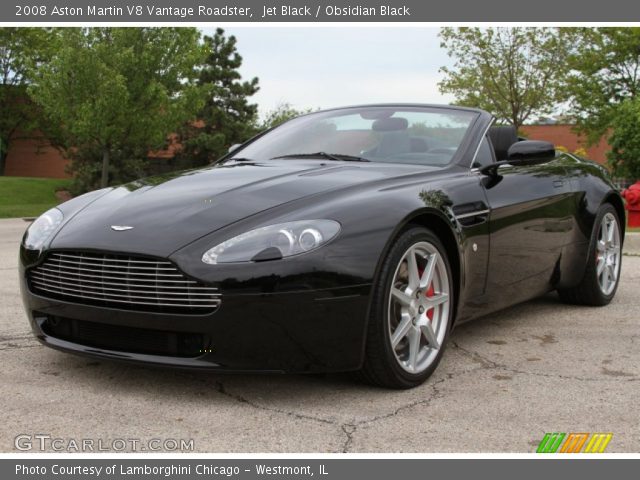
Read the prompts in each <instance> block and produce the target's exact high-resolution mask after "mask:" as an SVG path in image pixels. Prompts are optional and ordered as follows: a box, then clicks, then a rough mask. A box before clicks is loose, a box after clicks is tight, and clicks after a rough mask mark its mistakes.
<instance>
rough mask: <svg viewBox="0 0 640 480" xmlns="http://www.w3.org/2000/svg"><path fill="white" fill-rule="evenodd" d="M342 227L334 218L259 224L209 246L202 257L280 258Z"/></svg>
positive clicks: (214, 259)
mask: <svg viewBox="0 0 640 480" xmlns="http://www.w3.org/2000/svg"><path fill="white" fill-rule="evenodd" d="M339 231H340V224H339V223H338V222H335V221H333V220H302V221H297V222H288V223H280V224H277V225H269V226H268V227H261V228H256V229H255V230H251V231H249V232H247V233H243V234H242V235H238V236H237V237H234V238H232V239H230V240H227V241H226V242H223V243H221V244H220V245H216V246H215V247H213V248H212V249H210V250H207V251H206V252H205V253H204V255H203V256H202V261H203V262H204V263H208V264H210V265H216V264H219V263H234V262H250V261H254V262H259V261H265V260H277V259H280V258H284V257H290V256H292V255H297V254H299V253H305V252H309V251H311V250H314V249H316V248H318V247H320V246H321V245H324V244H325V243H327V242H328V241H329V240H331V239H332V238H333V237H335V236H336V235H337V234H338V232H339Z"/></svg>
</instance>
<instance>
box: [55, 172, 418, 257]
mask: <svg viewBox="0 0 640 480" xmlns="http://www.w3.org/2000/svg"><path fill="white" fill-rule="evenodd" d="M424 171H425V167H420V166H415V165H413V166H412V165H392V164H375V163H362V164H346V163H334V162H326V163H321V162H318V161H309V160H281V161H269V162H265V163H240V162H233V163H229V164H222V165H216V166H213V167H209V168H204V169H200V170H192V171H187V172H180V173H173V174H170V175H162V176H156V177H151V178H147V179H143V180H139V181H136V182H132V183H130V184H127V185H124V186H121V187H117V188H114V189H113V190H111V191H110V192H109V193H107V194H105V195H103V196H101V197H100V198H98V199H97V200H96V201H94V202H93V203H90V204H89V205H88V206H86V207H85V208H83V209H82V210H81V211H80V212H79V213H77V214H75V216H72V218H71V219H70V220H69V221H67V223H66V224H65V225H64V226H63V227H62V229H61V230H60V231H59V233H58V234H57V235H56V236H55V238H54V239H53V241H52V243H51V248H72V249H101V250H110V251H123V252H131V253H146V254H149V255H158V256H169V255H170V254H171V253H173V252H174V251H176V250H177V249H179V248H181V247H183V246H185V245H187V244H189V243H191V242H193V241H195V240H197V239H198V238H200V237H202V236H204V235H207V234H209V233H211V232H214V231H216V230H218V229H220V228H222V227H225V226H227V225H229V224H231V223H234V222H237V221H239V220H242V219H244V218H247V217H249V216H251V215H254V214H257V213H259V212H262V211H265V210H268V209H270V208H273V207H276V206H279V205H282V204H284V203H287V202H291V201H295V200H299V199H302V198H304V197H308V196H311V195H315V194H318V193H323V192H328V191H332V190H340V189H343V188H348V187H350V186H353V185H356V184H362V183H367V182H375V181H377V180H381V179H384V178H391V177H396V176H401V175H407V174H411V173H413V172H424ZM62 209H63V211H64V208H62ZM112 226H120V227H133V228H131V229H128V230H123V231H115V230H114V229H113V228H112Z"/></svg>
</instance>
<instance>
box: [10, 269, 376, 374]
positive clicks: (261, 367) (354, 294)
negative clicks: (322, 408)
mask: <svg viewBox="0 0 640 480" xmlns="http://www.w3.org/2000/svg"><path fill="white" fill-rule="evenodd" d="M370 289H371V285H370V284H365V285H356V286H350V287H336V288H327V289H321V290H312V291H297V292H286V293H257V294H235V295H233V294H232V295H226V296H225V295H224V292H223V302H222V305H221V307H220V308H219V309H218V310H217V311H215V312H214V313H211V314H208V315H179V314H165V313H145V312H136V311H130V310H119V309H116V308H105V307H97V306H88V305H82V304H77V303H73V302H68V301H61V300H52V299H48V298H45V297H42V296H39V295H36V294H34V293H33V292H31V291H30V290H29V287H28V285H27V282H26V279H25V275H24V270H23V269H22V272H21V290H22V298H23V302H24V305H25V308H26V310H27V314H28V316H29V320H30V323H31V328H32V330H33V332H34V334H35V336H36V337H37V339H38V340H39V341H40V342H41V343H43V344H44V345H47V346H49V347H52V348H55V349H58V350H63V351H67V352H72V353H77V354H82V355H89V356H92V357H98V358H104V359H112V360H123V361H131V362H137V363H144V364H149V365H157V366H172V367H182V368H194V369H212V370H218V371H261V372H296V373H302V372H331V371H348V370H355V369H358V368H359V367H360V365H361V363H362V358H363V351H364V337H365V329H366V320H367V310H368V303H369V302H368V300H369V294H370ZM61 320H62V321H63V322H68V323H77V322H89V323H88V324H87V325H92V326H97V327H99V326H103V327H105V328H107V329H108V328H110V327H113V329H112V330H113V331H116V332H125V334H126V332H131V333H132V334H133V335H136V334H137V333H139V332H140V331H141V330H137V329H142V330H144V331H145V332H147V331H148V332H149V333H154V332H155V333H157V332H168V333H169V334H172V335H178V336H179V337H180V338H182V337H184V336H185V335H186V336H187V337H189V336H192V337H195V338H201V339H202V345H201V346H200V348H196V350H195V352H196V353H195V354H194V353H193V352H194V350H193V348H194V346H193V345H191V349H190V350H189V352H192V353H188V354H187V355H186V356H185V354H184V353H181V354H179V355H162V354H160V355H159V354H149V353H145V352H144V349H142V347H141V349H142V350H143V351H136V350H138V349H137V348H136V346H135V345H133V346H132V342H131V339H126V340H127V341H124V340H125V338H124V337H123V341H122V342H120V344H121V345H126V346H125V347H124V348H123V347H122V346H120V345H119V344H118V342H117V341H111V343H109V342H108V341H107V340H105V339H102V338H98V337H95V340H92V341H80V342H78V341H76V340H74V337H73V336H69V335H59V334H58V333H57V332H58V331H56V330H55V329H52V328H51V327H50V325H52V324H53V323H55V322H60V321H61ZM48 322H49V323H48ZM50 322H53V323H50ZM94 331H98V332H100V331H104V328H103V329H102V330H101V329H100V328H98V329H97V330H96V329H94ZM52 332H55V333H52ZM83 338H85V339H86V338H87V337H86V336H85V337H83ZM172 338H173V337H172ZM190 338H191V337H190ZM133 343H134V344H135V342H133ZM105 345H106V346H105Z"/></svg>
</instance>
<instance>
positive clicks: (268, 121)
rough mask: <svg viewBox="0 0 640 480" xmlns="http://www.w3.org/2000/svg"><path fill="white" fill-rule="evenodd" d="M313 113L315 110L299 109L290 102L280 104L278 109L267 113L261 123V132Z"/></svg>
mask: <svg viewBox="0 0 640 480" xmlns="http://www.w3.org/2000/svg"><path fill="white" fill-rule="evenodd" d="M312 111H313V109H311V108H307V109H298V108H295V107H294V106H293V105H291V104H290V103H288V102H282V103H280V104H278V105H277V106H276V108H274V109H273V110H270V111H269V112H267V114H266V115H265V117H264V120H263V121H262V122H260V130H267V129H268V128H273V127H277V126H278V125H280V124H282V123H284V122H286V121H287V120H291V119H292V118H295V117H298V116H300V115H304V114H305V113H311V112H312Z"/></svg>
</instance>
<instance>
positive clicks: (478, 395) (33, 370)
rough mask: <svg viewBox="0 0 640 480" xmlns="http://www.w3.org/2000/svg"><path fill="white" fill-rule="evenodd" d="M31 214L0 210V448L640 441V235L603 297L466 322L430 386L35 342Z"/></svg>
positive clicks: (623, 447)
mask: <svg viewBox="0 0 640 480" xmlns="http://www.w3.org/2000/svg"><path fill="white" fill-rule="evenodd" d="M26 226H27V223H25V222H24V221H23V220H20V219H16V220H0V365H1V366H2V367H1V369H0V384H1V385H2V388H1V389H0V405H1V408H2V413H3V414H2V417H3V421H2V422H1V423H0V451H2V452H16V451H18V450H16V447H15V437H16V436H17V435H20V434H25V435H38V434H44V435H49V436H51V437H52V438H61V439H63V440H64V441H63V442H58V444H57V445H58V447H62V448H65V450H63V451H72V452H73V451H75V450H73V445H74V443H73V442H72V440H74V441H77V442H79V441H80V440H82V439H91V440H95V441H96V442H102V445H103V448H114V447H115V448H116V449H119V448H120V447H121V446H122V445H123V444H124V443H126V445H127V446H126V447H125V450H126V451H129V450H132V449H133V446H132V445H133V444H134V443H135V444H136V448H137V449H138V451H142V450H145V449H146V450H148V449H149V448H150V447H155V448H158V445H160V446H161V448H163V449H173V445H174V444H173V443H172V442H169V443H166V442H165V440H167V439H169V440H189V439H193V443H192V446H193V451H196V452H269V453H270V452H533V451H535V449H536V446H537V445H538V443H539V442H540V440H541V439H542V437H543V436H544V434H545V432H612V433H613V439H612V440H611V442H610V444H609V446H608V449H607V452H640V409H639V408H638V398H639V397H640V395H639V394H640V235H639V234H635V235H634V234H631V235H629V236H628V237H627V242H626V245H625V256H624V259H623V265H622V280H621V284H620V288H619V289H618V293H617V296H616V298H615V300H614V301H613V302H612V304H611V305H609V306H608V307H604V308H587V307H574V306H567V305H563V304H562V303H560V302H559V300H558V299H557V296H556V295H555V294H549V295H547V296H545V297H543V298H540V299H537V300H534V301H531V302H528V303H525V304H522V305H519V306H516V307H513V308H510V309H508V310H505V311H502V312H500V313H497V314H493V315H491V316H488V317H486V318H483V319H480V320H476V321H474V322H471V323H468V324H464V325H462V326H460V327H459V328H458V329H456V330H455V332H454V333H453V335H452V337H451V341H450V343H449V346H448V349H447V351H446V353H445V356H444V359H443V361H442V363H441V364H440V366H439V368H438V369H437V370H436V372H435V374H434V375H433V376H432V377H431V378H430V379H429V380H428V381H427V383H426V384H424V385H423V386H421V387H418V388H415V389H413V390H409V391H388V390H381V389H378V388H373V387H369V386H366V385H362V384H358V383H355V382H354V381H352V380H351V378H350V377H349V376H348V375H312V376H299V375H282V376H260V375H217V374H212V373H203V372H185V371H175V370H160V369H151V368H143V367H138V366H130V365H126V364H120V363H110V362H104V361H96V360H92V359H87V358H82V357H77V356H73V355H70V354H65V353H61V352H57V351H54V350H51V349H49V348H46V347H44V346H41V345H40V344H39V343H38V342H36V341H35V340H34V339H33V338H32V336H31V333H30V329H29V326H28V322H27V318H26V315H25V313H24V311H23V309H22V304H21V301H20V297H19V291H18V270H17V256H18V244H19V241H20V238H21V236H22V233H23V231H24V229H25V228H26ZM310 334H312V333H311V332H310ZM129 439H133V440H135V441H136V442H129V441H128V440H129ZM151 439H160V440H161V442H160V444H158V442H154V443H153V444H151V445H150V444H149V440H151ZM114 440H123V441H125V440H126V442H123V441H120V442H118V443H115V442H114ZM138 441H139V443H138ZM187 444H188V442H187ZM22 445H23V447H24V444H22ZM95 445H97V443H96V444H95ZM33 446H34V451H37V452H39V451H40V450H39V443H38V442H33ZM47 451H53V450H52V449H51V448H49V447H47Z"/></svg>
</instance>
